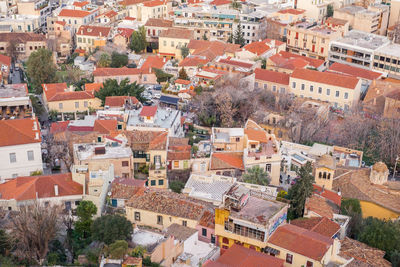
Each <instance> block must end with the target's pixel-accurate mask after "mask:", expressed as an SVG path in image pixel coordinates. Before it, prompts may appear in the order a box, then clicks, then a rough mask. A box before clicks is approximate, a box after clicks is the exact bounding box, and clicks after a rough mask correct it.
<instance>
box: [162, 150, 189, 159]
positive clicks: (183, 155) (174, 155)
mask: <svg viewBox="0 0 400 267" xmlns="http://www.w3.org/2000/svg"><path fill="white" fill-rule="evenodd" d="M167 160H190V151H179V152H173V151H168V156H167Z"/></svg>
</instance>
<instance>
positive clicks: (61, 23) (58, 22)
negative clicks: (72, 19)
mask: <svg viewBox="0 0 400 267" xmlns="http://www.w3.org/2000/svg"><path fill="white" fill-rule="evenodd" d="M54 23H56V24H60V25H62V26H65V25H66V24H67V22H65V21H60V20H59V21H56V22H54Z"/></svg>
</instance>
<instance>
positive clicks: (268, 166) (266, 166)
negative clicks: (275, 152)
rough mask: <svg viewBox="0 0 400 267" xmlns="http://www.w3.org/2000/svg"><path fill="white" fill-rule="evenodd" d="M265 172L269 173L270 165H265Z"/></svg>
mask: <svg viewBox="0 0 400 267" xmlns="http://www.w3.org/2000/svg"><path fill="white" fill-rule="evenodd" d="M265 171H267V172H271V164H266V165H265Z"/></svg>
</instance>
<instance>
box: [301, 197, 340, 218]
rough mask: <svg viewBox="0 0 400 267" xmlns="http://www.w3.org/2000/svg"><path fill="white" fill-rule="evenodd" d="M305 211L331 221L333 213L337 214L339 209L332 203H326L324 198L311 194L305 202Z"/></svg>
mask: <svg viewBox="0 0 400 267" xmlns="http://www.w3.org/2000/svg"><path fill="white" fill-rule="evenodd" d="M305 211H306V213H308V212H309V211H312V212H314V213H316V214H318V215H319V216H325V217H327V218H328V219H332V218H333V214H334V213H339V207H338V206H336V204H334V203H331V202H328V201H327V200H326V199H325V198H324V197H321V196H320V195H316V194H313V195H312V196H311V197H309V198H307V200H306V204H305Z"/></svg>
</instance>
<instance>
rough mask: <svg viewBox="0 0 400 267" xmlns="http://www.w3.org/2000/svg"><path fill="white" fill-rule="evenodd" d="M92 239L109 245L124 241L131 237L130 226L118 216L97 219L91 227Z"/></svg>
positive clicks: (124, 219) (124, 218) (123, 218)
mask: <svg viewBox="0 0 400 267" xmlns="http://www.w3.org/2000/svg"><path fill="white" fill-rule="evenodd" d="M91 231H92V239H93V240H97V241H102V242H104V243H106V244H107V245H108V244H111V243H114V242H115V241H116V240H126V239H128V238H129V237H130V236H131V235H132V231H133V229H132V224H131V223H130V222H129V221H128V220H127V219H126V217H123V216H120V215H105V216H101V217H99V218H97V219H96V220H95V221H94V222H93V224H92V227H91Z"/></svg>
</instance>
